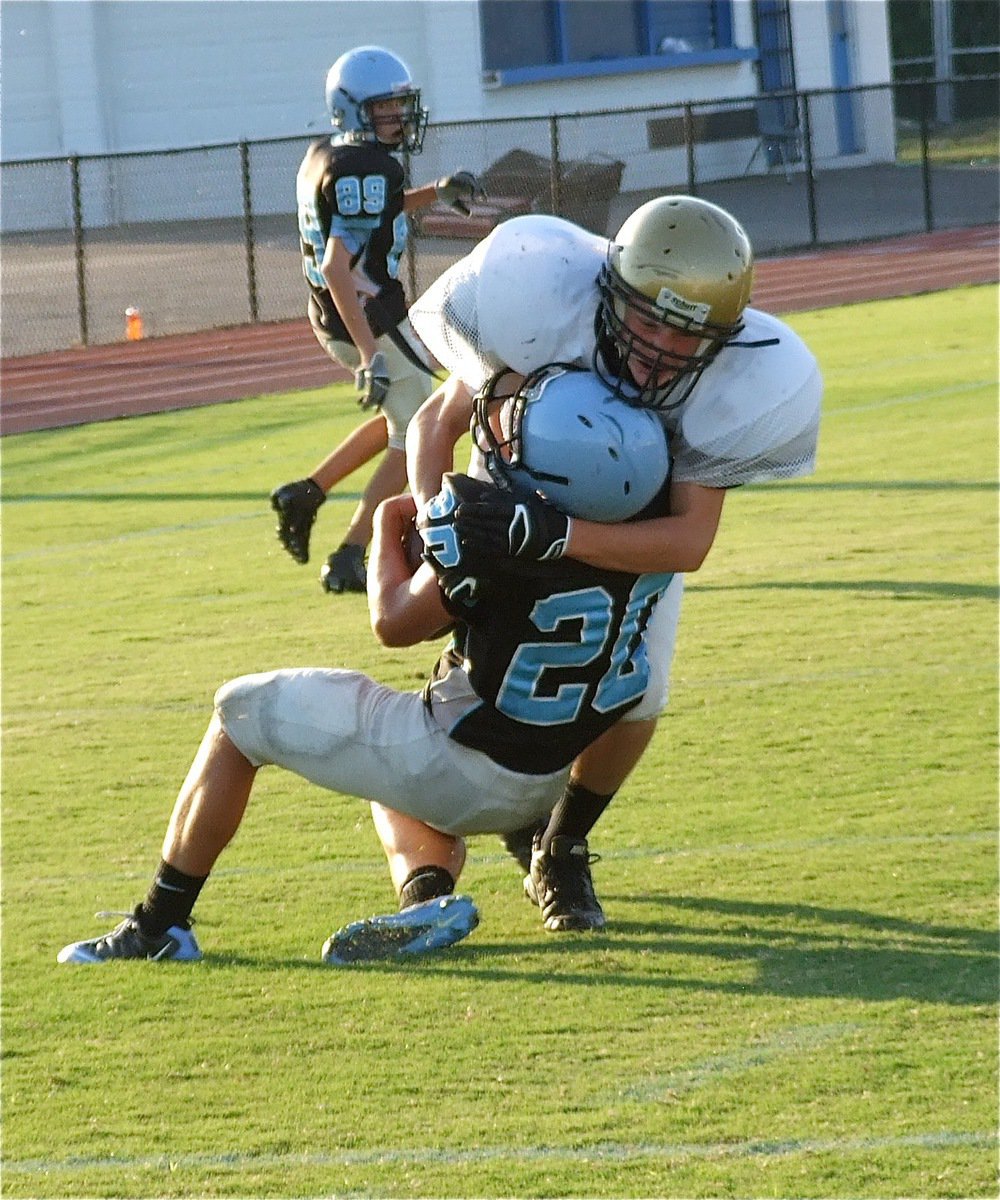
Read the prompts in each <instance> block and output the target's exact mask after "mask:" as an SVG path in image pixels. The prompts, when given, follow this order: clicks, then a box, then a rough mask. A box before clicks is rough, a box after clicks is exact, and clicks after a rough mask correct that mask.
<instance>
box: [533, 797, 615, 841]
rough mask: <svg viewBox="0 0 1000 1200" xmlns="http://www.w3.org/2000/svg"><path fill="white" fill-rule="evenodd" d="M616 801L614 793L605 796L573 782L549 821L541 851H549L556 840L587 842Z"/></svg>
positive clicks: (543, 836)
mask: <svg viewBox="0 0 1000 1200" xmlns="http://www.w3.org/2000/svg"><path fill="white" fill-rule="evenodd" d="M614 798H615V793H614V792H612V793H611V794H610V795H608V796H602V795H599V794H598V793H597V792H592V791H591V790H590V788H585V787H584V786H583V785H582V784H580V783H574V782H573V781H572V780H570V781H569V783H567V784H566V790H565V791H564V792H563V794H562V796H561V797H560V799H559V803H558V804H557V805H556V806H555V808H554V809H553V810H552V816H551V817H549V823H548V825H547V826H546V827H545V832H544V833H543V834H542V839H541V849H542V850H548V848H549V847H550V846H551V845H552V839H553V838H556V837H571V838H573V839H574V840H579V839H581V838H586V836H587V834H588V833H590V831H591V830H592V829H593V828H594V826H595V825H596V824H597V822H598V819H599V818H600V815H601V813H602V812H604V810H605V809H606V808H607V807H608V805H609V804H610V803H611V801H612V800H613V799H614Z"/></svg>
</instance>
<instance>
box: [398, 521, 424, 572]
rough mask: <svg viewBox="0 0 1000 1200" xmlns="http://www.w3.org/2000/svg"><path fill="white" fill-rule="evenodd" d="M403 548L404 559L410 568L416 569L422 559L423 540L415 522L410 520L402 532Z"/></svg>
mask: <svg viewBox="0 0 1000 1200" xmlns="http://www.w3.org/2000/svg"><path fill="white" fill-rule="evenodd" d="M403 550H404V551H405V553H406V561H407V563H409V566H410V570H411V571H416V569H417V567H419V566H420V564H421V562H422V561H423V553H424V540H423V538H422V537H421V536H420V534H419V533H418V532H417V526H416V524H415V522H413V521H411V522H410V523H409V524H408V525H407V527H406V532H405V533H404V534H403Z"/></svg>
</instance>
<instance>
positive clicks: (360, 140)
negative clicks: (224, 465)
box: [271, 46, 477, 592]
mask: <svg viewBox="0 0 1000 1200" xmlns="http://www.w3.org/2000/svg"><path fill="white" fill-rule="evenodd" d="M326 106H327V110H328V112H329V114H330V119H331V121H332V122H333V126H334V129H335V130H336V131H337V132H336V133H335V134H334V136H333V137H331V138H322V139H320V140H318V141H315V142H313V143H312V144H311V145H310V146H309V149H308V150H307V151H306V154H305V158H304V159H303V160H302V165H301V166H300V167H299V172H298V176H297V178H296V183H295V191H296V202H297V206H298V221H299V239H300V244H301V251H302V270H303V274H304V275H305V279H306V283H307V284H308V286H309V320H310V323H311V324H312V328H313V332H314V333H315V334H316V337H317V338H318V339H319V342H320V345H321V346H323V348H324V349H325V350H326V352H327V353H328V354H329V355H330V357H331V358H332V359H333V360H334V361H335V362H337V363H339V364H340V365H341V366H344V367H347V368H348V369H350V370H352V371H355V378H356V382H357V386H358V389H359V391H360V393H361V395H360V399H359V403H360V405H361V407H362V408H363V409H370V410H374V409H378V410H379V415H378V416H376V417H373V418H372V419H371V420H369V421H368V422H366V423H365V424H364V425H362V426H361V427H360V428H359V429H357V430H355V432H354V433H353V434H352V435H351V436H350V437H349V438H348V439H347V440H346V441H345V442H344V443H342V445H340V446H338V447H337V449H336V450H335V451H333V452H332V453H331V454H330V455H329V456H328V457H327V458H326V459H324V460H323V462H322V463H321V464H320V465H319V466H318V467H317V468H316V470H315V471H313V473H312V475H311V476H309V477H308V478H306V479H303V480H297V481H295V482H293V483H287V484H284V485H282V486H281V487H278V488H276V489H275V490H274V492H273V493H272V495H271V503H272V505H273V507H274V509H275V511H276V512H277V513H278V536H279V538H280V540H281V542H282V545H284V546H285V548H286V549H287V550H288V552H289V553H290V554H291V555H292V557H293V558H294V559H295V560H296V561H297V562H301V563H305V562H307V561H308V558H309V533H310V530H311V528H312V524H313V521H314V520H315V517H316V512H317V509H318V508H319V506H320V505H321V504H322V503H323V501H324V500H325V498H326V493H327V492H328V491H329V490H330V489H331V488H332V487H333V486H334V485H335V484H336V483H338V482H339V481H340V480H341V479H343V478H344V477H345V476H346V475H349V474H350V473H351V472H352V471H355V470H357V469H358V467H360V466H362V465H363V464H364V463H366V462H368V461H369V460H370V459H371V458H374V457H375V456H376V455H377V454H379V453H381V452H382V451H385V453H384V456H383V458H382V461H381V462H380V463H379V465H378V467H377V468H376V470H375V472H374V474H373V475H372V478H371V480H370V481H369V483H368V485H367V487H366V488H365V490H364V492H363V494H362V497H361V501H360V503H359V504H358V506H357V508H356V510H355V512H354V515H353V516H352V518H351V522H350V524H349V525H348V527H347V531H346V533H345V534H344V540H343V542H342V544H341V545H340V547H339V548H338V549H337V550H336V551H334V553H333V554H331V555H330V557H329V559H328V560H327V562H326V564H325V565H324V567H323V570H322V575H321V580H322V583H323V586H324V587H325V588H326V589H327V590H328V591H330V592H344V591H348V592H351V591H360V592H363V591H364V590H365V562H364V556H365V549H366V547H367V545H368V543H369V541H370V539H371V531H372V515H373V513H374V511H375V508H376V506H377V504H378V503H379V501H380V500H383V499H384V498H385V497H386V496H392V495H395V494H396V493H397V492H400V491H402V490H403V488H404V486H405V483H406V464H405V457H404V441H405V433H406V425H407V422H408V421H409V419H410V417H411V416H412V414H413V413H414V412H415V411H416V409H417V408H418V407H419V406H420V405H421V403H422V402H423V401H424V400H425V399H426V398H427V396H428V395H429V394H430V392H431V390H432V389H433V387H434V386H435V385H434V382H433V380H432V378H431V375H430V374H429V373H428V372H429V370H430V369H432V366H433V364H428V370H421V369H420V368H419V367H418V366H416V365H415V364H414V362H413V361H412V359H411V358H409V357H407V355H406V353H405V347H406V345H407V344H411V343H413V342H414V340H415V339H414V338H413V332H412V330H411V329H410V328H409V325H408V322H407V318H406V298H405V296H404V293H403V285H402V284H401V283H400V281H399V278H398V269H399V263H400V259H401V257H402V255H403V251H404V249H405V246H406V240H407V232H408V222H407V218H406V214H407V213H410V212H413V211H414V210H415V209H418V208H422V207H424V206H426V205H428V204H431V203H433V202H434V201H435V200H442V201H444V202H445V203H447V204H450V205H452V206H453V207H455V208H457V209H458V210H459V211H462V212H466V213H467V212H468V203H467V202H468V201H469V200H471V198H472V197H473V195H474V194H475V193H476V192H477V184H476V180H475V179H474V178H473V176H472V175H470V174H469V173H468V172H467V171H459V172H458V173H456V174H454V175H449V176H447V177H445V178H443V179H440V180H438V182H437V183H434V184H429V185H427V186H425V187H419V188H410V189H404V169H403V164H402V163H401V162H400V161H399V159H398V158H396V157H395V155H397V154H399V153H404V154H406V155H414V154H419V153H420V150H421V148H422V146H423V140H424V133H425V130H426V127H427V115H428V114H427V109H426V108H423V107H421V104H420V91H419V89H418V88H417V87H416V86H415V85H414V83H413V79H412V77H411V75H410V71H409V69H408V68H407V66H406V64H405V63H404V62H403V61H402V60H401V59H399V58H398V57H397V56H396V55H395V54H393V53H391V52H390V51H389V50H385V49H382V48H381V47H379V46H361V47H358V48H357V49H355V50H349V51H348V52H347V53H346V54H343V55H341V57H340V58H338V59H337V61H336V62H335V63H334V64H333V66H332V67H331V68H330V71H329V73H328V75H327V79H326ZM400 346H403V347H404V349H403V350H401V349H400ZM424 353H425V355H426V352H424Z"/></svg>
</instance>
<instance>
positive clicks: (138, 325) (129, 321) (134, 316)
mask: <svg viewBox="0 0 1000 1200" xmlns="http://www.w3.org/2000/svg"><path fill="white" fill-rule="evenodd" d="M145 336H146V334H145V331H144V330H143V328H142V313H141V312H139V310H138V309H137V308H126V309H125V337H126V339H127V340H128V341H130V342H138V341H141V340H142V339H143V338H144V337H145Z"/></svg>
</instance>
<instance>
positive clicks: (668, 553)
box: [407, 196, 823, 930]
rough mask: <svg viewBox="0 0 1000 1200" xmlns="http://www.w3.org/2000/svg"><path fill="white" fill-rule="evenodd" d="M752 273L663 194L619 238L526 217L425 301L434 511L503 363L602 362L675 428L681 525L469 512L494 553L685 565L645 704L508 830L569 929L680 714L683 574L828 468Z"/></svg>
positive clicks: (788, 351)
mask: <svg viewBox="0 0 1000 1200" xmlns="http://www.w3.org/2000/svg"><path fill="white" fill-rule="evenodd" d="M752 280H753V253H752V249H751V246H750V242H749V239H748V238H747V235H746V233H745V231H744V230H743V228H742V227H741V226H740V224H739V223H738V222H737V221H736V220H735V219H734V218H733V217H732V216H731V215H730V214H729V213H727V212H725V211H724V210H723V209H720V208H718V207H717V206H715V205H713V204H710V203H708V202H706V201H704V200H700V199H697V198H695V197H691V196H663V197H660V198H658V199H655V200H652V201H650V202H649V203H647V204H644V205H642V206H641V207H640V208H638V209H637V210H636V211H635V212H634V213H633V214H632V215H631V216H630V217H629V218H628V219H627V220H626V221H625V223H624V224H623V225H622V227H621V229H620V230H619V231H618V233H617V235H616V236H615V238H614V239H613V240H612V241H610V242H608V241H607V240H605V239H603V238H600V237H597V236H595V235H593V234H591V233H588V232H586V231H585V230H582V229H579V228H577V227H576V226H574V225H572V224H570V223H568V222H566V221H563V220H560V219H559V218H556V217H549V216H542V215H537V216H525V217H519V218H514V219H512V220H509V221H507V222H505V223H503V224H501V225H499V226H498V227H497V228H496V229H495V230H494V231H493V232H492V233H491V234H490V235H489V236H488V237H487V238H486V239H484V240H483V241H482V242H481V243H480V244H479V245H477V246H476V247H475V248H474V249H473V251H472V252H471V253H470V254H469V255H467V256H466V257H465V258H463V259H462V260H460V261H459V262H458V263H456V264H455V265H454V266H453V267H451V268H450V269H449V270H448V271H447V272H446V273H445V274H444V275H443V276H441V277H440V278H439V279H438V280H437V281H436V282H435V283H434V284H433V285H432V286H431V287H430V288H429V289H428V291H427V292H426V293H425V294H424V295H423V296H422V297H420V299H418V300H417V301H416V302H415V304H414V305H413V306H412V308H411V310H410V320H411V322H412V325H413V327H414V329H415V330H416V332H417V334H418V335H419V337H420V339H421V340H422V341H423V342H424V344H425V345H426V346H428V348H429V349H430V351H431V352H432V353H433V354H434V356H435V357H436V358H437V359H438V361H439V362H440V363H442V364H443V366H444V367H446V368H447V369H448V370H449V371H450V372H451V376H450V379H449V381H448V382H447V383H446V384H445V385H444V386H443V387H442V388H440V389H439V390H438V391H437V392H435V393H434V395H433V396H431V397H430V399H429V400H428V401H427V403H426V404H425V405H423V406H422V407H421V409H420V410H418V412H417V414H416V415H415V417H414V418H413V419H412V421H411V423H410V427H409V431H408V433H407V468H408V476H409V482H410V486H411V488H412V489H413V492H414V494H415V495H416V497H417V500H418V503H419V504H420V505H421V506H424V505H426V503H427V502H428V500H429V499H430V497H432V496H433V495H434V494H435V493H436V492H437V490H438V488H439V487H440V481H441V475H442V472H444V471H447V470H449V469H450V468H451V465H452V457H453V451H454V446H455V443H456V441H457V440H458V438H459V437H460V436H461V434H462V433H463V432H465V430H466V429H468V426H469V414H470V410H471V397H472V395H473V393H474V392H475V391H476V389H477V388H478V387H479V386H480V385H481V383H482V381H483V379H484V378H486V377H487V376H489V375H490V374H491V373H492V372H493V371H496V370H498V369H500V368H501V367H507V368H511V369H513V370H516V371H519V372H529V371H532V370H534V369H535V368H536V367H537V366H539V365H540V364H541V363H543V362H548V361H551V360H560V361H566V362H575V363H578V364H581V365H588V366H593V369H594V370H595V371H596V372H597V373H598V374H599V375H600V376H601V377H602V378H604V379H605V380H607V381H608V382H609V383H610V384H611V385H612V386H613V387H614V388H615V391H616V393H617V394H619V395H621V396H623V397H624V398H626V399H628V400H629V401H630V402H631V403H633V404H636V405H641V406H646V407H649V408H651V409H653V410H654V411H655V412H657V413H658V414H659V415H660V416H661V418H662V420H663V422H664V424H665V426H666V429H667V431H668V433H669V437H670V446H671V454H672V456H673V473H672V481H671V485H670V503H669V515H667V516H660V517H657V518H655V519H650V520H645V521H639V522H635V523H632V524H629V525H623V526H608V525H603V526H602V525H598V524H595V523H594V522H590V521H583V520H569V519H567V518H566V517H565V516H564V515H563V514H561V513H558V512H556V511H555V510H554V509H551V508H549V507H548V506H546V505H544V504H542V503H532V504H530V505H528V506H524V505H522V506H521V507H520V509H519V511H518V512H517V513H514V511H513V510H512V508H511V507H510V506H509V505H508V506H506V507H505V506H504V505H503V504H500V505H493V506H485V505H482V504H465V505H463V507H462V508H461V509H460V510H459V513H458V517H457V525H458V528H459V530H460V534H461V537H462V539H463V541H464V543H465V544H466V545H468V546H469V547H471V548H473V549H477V550H480V551H481V550H486V551H487V552H489V553H493V554H497V555H502V554H506V555H512V556H515V557H519V558H522V559H527V560H531V559H544V558H547V557H554V556H557V555H565V556H567V557H569V558H572V559H576V560H578V561H580V562H585V563H590V564H593V565H596V566H601V567H605V568H610V569H614V570H623V571H640V572H641V571H669V572H673V573H675V574H674V581H673V583H672V584H671V586H670V587H669V589H668V590H667V593H666V595H665V597H664V598H663V600H662V601H661V602H660V604H659V605H658V606H657V609H656V611H655V613H654V615H653V618H652V623H651V629H650V662H651V676H650V682H649V686H648V688H647V690H646V695H645V698H644V700H643V702H642V703H641V704H639V705H638V706H637V707H636V708H634V709H633V710H632V711H631V712H629V713H628V714H627V716H626V717H625V718H624V719H623V720H622V721H620V722H619V723H618V724H617V725H616V726H614V727H613V728H611V729H610V730H608V732H607V733H606V734H605V735H604V736H603V737H601V738H600V739H599V740H598V741H597V742H595V743H594V744H592V745H591V746H589V747H588V748H587V749H586V750H585V751H583V753H582V754H581V755H580V757H579V758H578V759H577V760H576V762H575V763H574V765H573V770H572V773H571V777H570V780H569V783H568V786H567V790H566V793H565V794H564V796H563V797H562V798H561V799H560V801H559V803H558V804H557V805H556V808H555V810H554V811H553V813H552V816H551V819H550V821H549V822H548V824H547V826H543V827H540V828H535V829H531V828H528V827H526V828H525V829H523V830H521V831H519V832H518V833H517V834H515V835H513V836H508V837H506V838H505V842H506V844H507V846H508V849H509V850H510V851H511V853H513V854H514V856H515V857H516V858H517V860H518V862H519V863H520V865H521V867H522V868H523V869H524V871H525V872H526V874H527V876H528V878H527V879H526V883H525V888H526V891H527V892H528V895H529V898H531V899H533V900H534V901H535V902H536V903H538V904H539V907H540V908H541V911H542V918H543V921H544V924H545V927H546V928H547V929H550V930H564V929H578V930H579V929H595V928H601V927H603V925H604V917H603V914H602V912H601V908H600V905H599V903H598V902H597V900H596V897H595V895H594V891H593V884H592V879H591V875H590V867H589V861H590V855H589V848H588V843H587V837H588V834H589V832H590V830H591V829H592V828H593V825H594V824H595V823H596V821H597V820H598V818H599V817H600V815H601V813H602V812H603V811H604V809H605V808H606V807H607V805H608V804H609V803H610V802H611V800H612V798H613V797H614V795H615V793H616V791H617V790H618V788H619V787H620V786H621V785H622V783H623V782H624V781H625V779H626V778H627V776H628V774H629V772H630V771H631V770H632V768H633V767H634V766H635V764H636V763H637V762H638V761H639V758H640V757H641V755H642V753H643V751H644V750H645V747H646V745H647V744H648V742H649V739H650V737H651V736H652V734H653V732H654V730H655V727H656V722H657V717H658V715H659V713H660V711H661V709H662V708H663V706H664V705H665V703H666V700H667V693H668V684H669V672H670V664H671V660H672V657H673V650H674V641H675V635H676V627H677V621H678V618H679V614H680V599H681V590H682V587H683V574H684V573H686V572H690V571H696V570H698V568H699V567H700V566H701V565H702V563H703V562H704V560H705V557H706V555H707V554H708V552H709V550H710V549H711V546H712V543H713V541H714V539H715V535H716V531H717V529H718V526H719V520H720V517H721V514H722V508H723V503H724V501H725V497H726V492H727V490H728V489H729V488H732V487H737V486H739V485H741V484H745V483H755V482H761V481H765V480H774V479H790V478H793V477H796V476H800V475H805V474H808V473H811V472H812V470H813V469H814V465H815V453H816V441H817V437H818V431H819V415H820V401H821V397H822V390H823V387H822V379H821V376H820V372H819V369H818V366H817V364H816V361H815V359H814V357H813V355H812V354H811V353H810V351H809V349H808V348H807V347H806V346H805V344H804V343H803V342H802V340H801V339H800V338H799V337H798V335H797V334H795V333H794V332H793V331H792V330H791V329H790V328H789V327H788V326H787V325H785V324H784V323H783V322H782V321H779V320H778V319H777V318H775V317H772V316H769V315H768V314H766V313H763V312H760V311H757V310H756V309H753V308H750V307H748V301H749V299H750V293H751V286H752ZM472 470H473V468H470V471H472ZM473 473H474V472H473ZM531 880H534V883H533V884H532V883H531Z"/></svg>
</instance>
